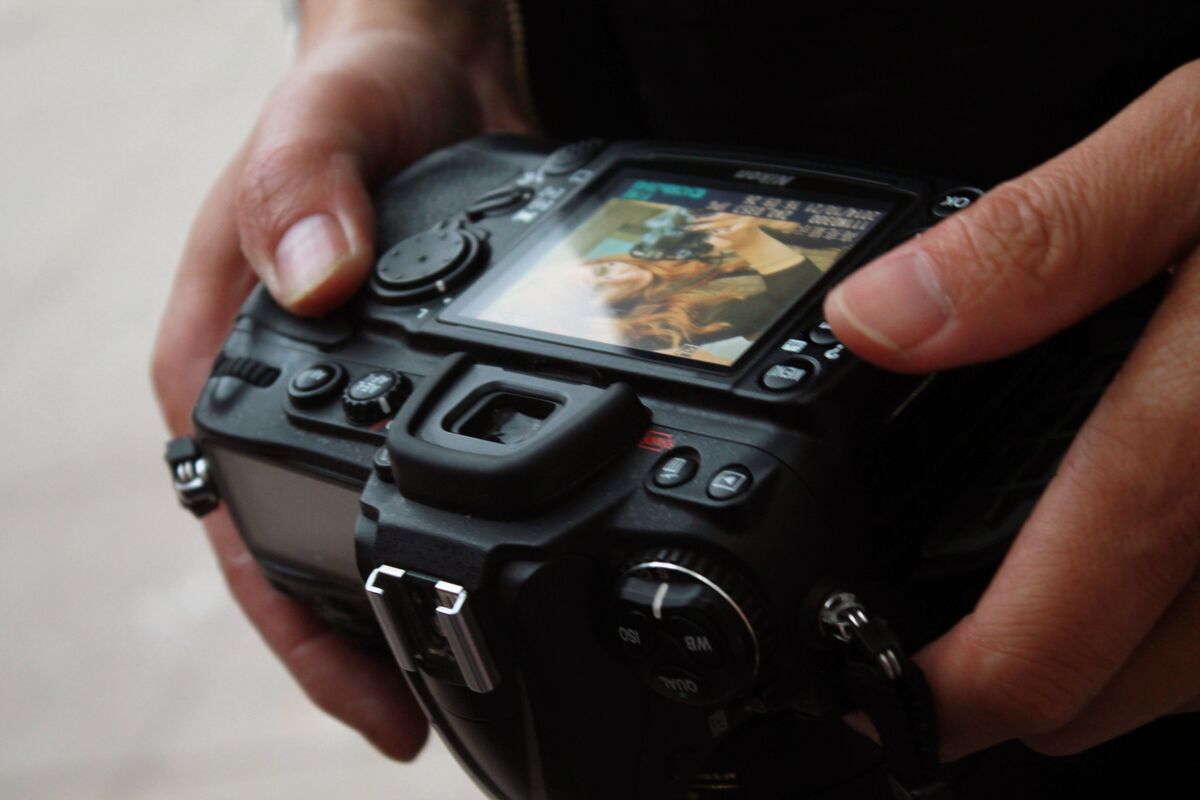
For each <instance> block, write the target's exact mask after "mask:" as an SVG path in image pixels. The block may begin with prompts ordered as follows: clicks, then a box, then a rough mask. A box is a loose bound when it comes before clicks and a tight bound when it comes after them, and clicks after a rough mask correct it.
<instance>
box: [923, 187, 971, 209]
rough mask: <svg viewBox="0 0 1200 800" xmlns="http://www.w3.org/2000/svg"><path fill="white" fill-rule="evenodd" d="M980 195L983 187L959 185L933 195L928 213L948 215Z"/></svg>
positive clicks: (967, 204) (969, 203)
mask: <svg viewBox="0 0 1200 800" xmlns="http://www.w3.org/2000/svg"><path fill="white" fill-rule="evenodd" d="M981 197H983V189H976V188H975V187H974V186H959V187H957V188H955V189H951V190H950V191H948V192H943V193H942V194H940V195H938V196H937V197H935V198H934V200H933V203H932V204H931V205H930V206H929V213H930V214H933V215H934V216H935V217H948V216H950V215H951V214H954V213H956V212H959V211H962V210H963V209H964V208H966V207H967V206H969V205H971V204H972V203H974V202H975V201H976V200H978V199H979V198H981Z"/></svg>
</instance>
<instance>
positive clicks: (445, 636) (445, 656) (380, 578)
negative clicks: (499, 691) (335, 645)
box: [365, 565, 500, 694]
mask: <svg viewBox="0 0 1200 800" xmlns="http://www.w3.org/2000/svg"><path fill="white" fill-rule="evenodd" d="M365 588H366V590H367V598H368V599H369V600H370V602H371V608H372V609H373V610H374V611H375V617H376V618H377V619H378V620H379V626H380V627H381V628H382V629H383V635H384V637H385V638H386V639H387V642H388V646H389V647H390V648H391V650H392V655H393V656H395V658H396V663H397V664H399V665H400V668H401V669H403V670H405V671H407V672H416V671H417V669H418V667H420V668H422V669H423V671H425V672H427V673H429V674H430V675H432V676H433V677H435V678H443V679H447V680H450V681H451V682H455V683H462V684H464V685H465V686H466V687H467V688H468V689H470V690H471V691H473V692H478V693H480V694H485V693H487V692H490V691H492V690H493V689H495V688H496V686H497V685H498V684H499V683H500V673H499V670H497V669H496V665H495V662H494V661H493V660H492V657H491V653H490V651H489V650H488V648H487V645H486V643H485V641H484V638H483V633H482V632H481V631H480V629H479V626H478V623H476V621H475V615H474V613H472V610H471V605H470V602H469V600H470V597H469V593H468V592H467V590H466V589H464V588H463V587H461V586H459V585H458V584H454V583H450V582H448V581H443V580H438V579H437V578H431V577H429V576H427V575H422V574H420V573H416V572H412V571H408V570H403V569H400V568H398V567H391V566H387V565H383V566H380V567H377V568H376V569H375V570H373V571H372V572H371V575H370V576H369V577H368V578H367V583H366V587H365ZM430 609H432V612H433V614H432V616H430V614H429V611H430Z"/></svg>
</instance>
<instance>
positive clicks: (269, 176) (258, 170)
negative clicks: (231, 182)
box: [236, 142, 316, 231]
mask: <svg viewBox="0 0 1200 800" xmlns="http://www.w3.org/2000/svg"><path fill="white" fill-rule="evenodd" d="M315 150H316V148H315V146H314V145H312V144H310V143H307V142H288V143H282V144H275V145H271V146H269V147H265V148H262V149H260V150H257V151H256V152H254V153H253V154H252V155H251V156H250V158H249V159H248V160H247V162H246V166H245V167H244V168H243V170H242V174H241V177H240V179H239V181H238V190H237V201H236V202H237V215H238V221H239V223H240V224H241V225H242V226H243V227H249V228H250V229H252V230H257V231H277V230H281V229H282V228H283V227H284V226H285V225H286V224H287V223H288V222H290V221H291V219H290V217H291V216H292V215H293V214H294V213H295V211H296V210H297V206H296V204H297V202H298V201H299V199H300V198H301V197H302V194H303V190H304V187H305V185H306V183H307V182H308V180H310V175H311V173H312V172H313V169H312V167H313V164H314V163H315V155H316V153H315Z"/></svg>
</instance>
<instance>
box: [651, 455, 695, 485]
mask: <svg viewBox="0 0 1200 800" xmlns="http://www.w3.org/2000/svg"><path fill="white" fill-rule="evenodd" d="M699 468H700V459H699V458H698V457H697V456H695V455H694V454H692V453H689V452H675V453H669V454H667V457H666V458H664V459H662V460H661V461H659V463H658V466H657V467H656V468H655V470H654V485H655V486H658V487H660V488H663V489H670V488H673V487H675V486H682V485H683V484H685V483H687V482H688V481H690V480H691V479H692V478H693V477H695V475H696V470H697V469H699Z"/></svg>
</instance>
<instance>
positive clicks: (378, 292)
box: [371, 225, 484, 303]
mask: <svg viewBox="0 0 1200 800" xmlns="http://www.w3.org/2000/svg"><path fill="white" fill-rule="evenodd" d="M483 251H484V245H483V241H482V240H481V238H480V237H479V236H477V235H476V234H475V233H474V232H473V231H470V230H466V229H459V230H456V229H453V228H450V227H446V226H444V225H442V226H438V227H435V228H432V229H430V230H427V231H424V232H423V233H418V234H416V235H414V236H409V237H408V238H407V239H403V240H401V241H400V242H397V243H396V244H395V245H393V246H392V247H391V248H389V249H388V251H387V252H385V253H384V254H383V255H382V256H380V258H379V261H378V262H377V263H376V264H375V274H374V275H373V276H372V281H371V289H372V290H373V292H374V294H375V296H376V297H378V298H379V299H380V300H383V301H385V302H389V303H411V302H416V301H418V300H423V299H425V298H429V297H434V296H437V295H440V294H445V293H446V292H447V291H449V289H450V288H451V287H452V286H453V285H455V284H457V283H459V282H460V281H462V279H463V278H465V277H466V276H467V275H468V274H469V273H470V271H471V270H472V269H473V268H474V267H475V266H478V265H479V263H480V260H481V259H480V256H481V255H482V254H483Z"/></svg>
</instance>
